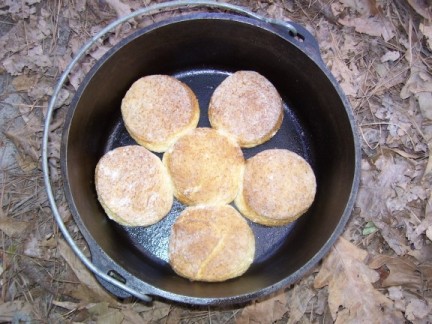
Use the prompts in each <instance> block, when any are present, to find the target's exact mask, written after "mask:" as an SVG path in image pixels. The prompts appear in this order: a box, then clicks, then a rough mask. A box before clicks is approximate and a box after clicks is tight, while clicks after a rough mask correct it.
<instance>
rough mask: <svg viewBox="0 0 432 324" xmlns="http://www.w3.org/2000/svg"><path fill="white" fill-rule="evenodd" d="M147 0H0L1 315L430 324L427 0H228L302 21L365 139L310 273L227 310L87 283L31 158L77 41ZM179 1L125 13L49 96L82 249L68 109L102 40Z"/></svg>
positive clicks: (55, 170) (431, 132) (430, 38)
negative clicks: (331, 231)
mask: <svg viewBox="0 0 432 324" xmlns="http://www.w3.org/2000/svg"><path fill="white" fill-rule="evenodd" d="M156 2H158V1H149V0H140V1H130V0H74V1H62V0H53V1H43V0H23V1H14V0H3V1H2V2H0V16H1V19H0V48H1V50H0V63H1V65H0V125H1V130H2V131H1V133H0V157H1V160H0V161H1V173H0V174H1V175H0V179H1V191H0V197H1V206H2V209H1V210H0V246H1V250H0V292H1V294H0V322H3V321H6V322H7V321H11V322H19V321H22V322H28V323H33V322H77V323H80V322H82V323H90V322H104V323H143V322H145V323H179V322H180V323H207V322H211V323H272V322H275V323H287V322H288V323H297V322H301V323H309V322H313V323H316V322H319V323H331V322H337V323H358V322H368V323H369V322H370V323H381V322H392V323H393V322H394V323H397V322H405V321H407V322H412V323H428V322H431V321H432V315H431V314H432V292H431V284H432V243H431V240H432V206H431V205H432V199H431V190H430V184H431V177H432V159H430V158H429V155H430V153H429V152H430V149H431V148H432V74H431V65H432V55H431V54H432V9H431V5H430V1H429V2H428V1H426V0H397V1H390V0H333V1H328V0H289V1H280V0H268V1H246V0H238V1H229V2H231V3H233V4H237V5H242V6H245V7H248V8H249V9H251V10H253V11H255V12H257V13H259V14H262V15H266V16H269V17H273V18H277V19H285V20H294V21H297V22H299V23H301V24H303V25H304V26H305V27H306V28H308V30H309V31H311V33H312V34H313V35H314V36H315V37H316V38H317V40H318V42H319V45H320V49H321V54H322V57H323V59H324V61H325V63H326V64H327V66H328V67H329V68H330V70H331V71H332V73H333V74H334V76H335V77H336V79H337V80H338V81H339V82H340V84H341V86H342V88H343V90H344V92H345V93H346V94H347V96H348V98H349V100H350V101H351V104H352V107H353V111H354V114H355V117H356V122H357V128H358V132H359V134H360V140H361V143H362V175H361V187H360V192H359V195H358V198H357V201H356V205H355V208H354V210H353V213H352V217H351V221H350V223H349V224H348V226H347V228H346V230H345V232H344V234H343V237H342V238H340V239H339V240H338V242H337V243H336V244H335V246H334V247H333V248H332V249H331V252H330V253H329V255H328V256H327V257H326V258H325V259H324V260H323V261H322V263H320V264H319V265H318V266H317V267H316V268H315V269H314V271H312V272H311V273H310V274H309V275H307V276H306V277H304V278H303V279H302V280H300V281H299V282H297V283H296V284H294V285H292V286H291V287H287V288H286V289H284V290H283V291H279V292H277V293H276V294H274V295H272V296H268V297H266V298H265V299H263V300H259V301H255V302H252V303H250V304H248V305H243V306H242V307H235V306H233V307H229V308H226V309H216V308H205V309H203V308H194V307H188V306H182V305H176V304H172V303H168V302H163V301H155V302H154V303H152V304H150V305H149V304H144V303H141V302H139V301H136V300H126V301H122V302H120V301H118V300H115V299H114V298H113V297H112V296H111V295H109V294H108V293H107V292H106V291H105V290H103V288H101V287H100V286H99V285H98V283H97V281H96V280H95V279H94V277H93V276H92V275H91V274H90V273H89V272H88V271H87V270H86V268H85V267H84V266H83V265H82V264H81V263H80V261H79V260H78V259H77V257H76V256H75V255H74V253H73V252H72V251H71V249H70V248H69V246H68V245H67V244H66V243H65V242H64V241H63V239H62V237H61V235H60V233H59V231H58V229H57V227H56V225H55V224H54V221H53V218H52V214H51V211H50V208H49V206H48V202H47V197H46V194H45V190H44V186H43V180H42V173H41V161H40V149H41V136H42V127H43V121H44V116H45V113H46V108H47V104H48V100H49V98H50V96H51V94H52V91H53V87H54V86H55V84H56V82H57V79H58V77H59V75H60V74H61V72H62V71H63V70H64V69H65V67H66V66H67V64H68V63H69V62H70V60H71V59H72V57H73V56H74V54H76V53H77V51H78V50H79V48H80V47H81V46H82V45H83V44H84V43H85V42H86V41H87V40H88V39H89V38H91V37H92V36H93V35H94V34H95V33H97V32H98V31H99V30H100V29H101V28H103V27H104V26H106V25H107V24H108V23H109V22H111V21H113V20H114V19H116V18H117V17H118V16H122V15H125V14H127V13H129V12H131V11H133V10H136V9H137V8H139V7H142V6H148V5H150V4H152V3H156ZM159 2H160V1H159ZM225 2H227V1H225ZM183 12H184V11H179V10H176V11H171V12H164V13H159V14H157V15H154V16H152V17H146V18H137V19H135V20H133V21H130V22H127V23H125V24H123V25H122V26H121V27H119V28H117V29H116V30H115V31H114V32H112V33H110V34H109V35H107V37H106V39H104V40H103V42H100V43H98V44H97V46H95V47H94V48H93V49H92V51H90V52H89V54H88V55H87V56H86V57H85V58H84V59H83V60H82V61H81V62H80V64H79V65H78V66H76V67H75V69H74V71H73V72H72V73H71V75H70V78H69V82H68V85H67V86H66V87H64V88H63V89H62V91H61V93H60V96H59V100H58V102H57V107H56V108H57V109H56V111H55V116H54V122H53V124H52V126H51V136H50V148H49V150H50V168H51V173H52V177H53V185H54V187H55V188H54V190H55V192H56V195H57V197H56V198H57V200H58V201H59V208H60V213H61V215H62V217H63V220H64V221H65V223H66V224H67V226H68V228H69V230H70V232H71V233H72V234H73V236H74V238H75V239H76V241H77V242H78V244H79V245H80V246H81V247H82V249H83V250H84V251H87V248H86V246H85V243H84V241H83V240H82V237H81V236H80V233H79V231H78V229H77V227H76V225H75V224H74V222H73V220H72V218H71V215H70V213H69V211H68V208H67V205H66V202H65V199H64V197H63V194H62V190H61V186H62V183H61V177H60V175H59V147H60V136H61V126H62V121H63V117H64V114H65V111H66V110H67V107H68V105H69V103H70V100H71V98H72V96H73V94H74V92H75V90H76V89H77V87H78V86H79V84H80V82H81V81H82V79H83V77H84V75H85V73H86V72H87V71H88V70H89V69H90V68H91V66H92V64H94V62H95V60H97V59H98V58H100V57H101V56H102V55H103V54H104V53H105V52H106V51H107V50H108V49H109V48H111V47H112V46H113V45H114V44H116V43H117V42H118V41H119V40H121V39H122V38H123V37H125V36H126V35H128V34H130V33H131V32H133V31H134V30H136V29H138V28H141V27H143V26H146V25H149V24H151V23H153V22H155V21H158V20H161V19H165V18H169V17H171V16H173V15H178V14H181V13H183Z"/></svg>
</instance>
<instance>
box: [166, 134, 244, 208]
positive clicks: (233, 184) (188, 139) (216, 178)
mask: <svg viewBox="0 0 432 324" xmlns="http://www.w3.org/2000/svg"><path fill="white" fill-rule="evenodd" d="M163 162H164V164H165V166H166V168H167V170H168V172H169V174H170V176H171V180H172V182H173V185H174V195H175V197H176V198H177V199H178V200H179V201H180V202H182V203H184V204H186V205H200V204H207V205H218V204H227V203H230V202H231V201H233V200H234V198H235V196H236V195H237V192H238V189H239V185H240V179H241V172H242V170H243V167H244V158H243V152H242V151H241V149H240V147H239V146H238V145H237V143H235V142H234V141H232V140H231V139H230V138H228V137H227V136H225V135H223V134H221V133H220V132H218V131H217V130H214V129H211V128H196V129H194V130H192V131H190V132H189V133H187V134H185V135H183V136H182V137H180V138H179V139H178V141H177V142H176V143H175V144H174V145H173V146H172V147H171V148H170V149H169V150H168V151H166V152H165V154H164V156H163Z"/></svg>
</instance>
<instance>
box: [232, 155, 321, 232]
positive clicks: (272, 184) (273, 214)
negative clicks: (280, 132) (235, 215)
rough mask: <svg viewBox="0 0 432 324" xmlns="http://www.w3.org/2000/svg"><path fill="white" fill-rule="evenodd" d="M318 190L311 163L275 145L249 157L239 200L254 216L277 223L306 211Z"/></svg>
mask: <svg viewBox="0 0 432 324" xmlns="http://www.w3.org/2000/svg"><path fill="white" fill-rule="evenodd" d="M315 192H316V180H315V175H314V172H313V170H312V168H311V166H310V165H309V163H307V162H306V160H304V159H303V158H302V157H301V156H299V155H297V154H296V153H294V152H291V151H288V150H283V149H272V150H265V151H262V152H260V153H258V154H257V155H255V156H254V157H252V158H250V159H248V160H247V161H246V166H245V171H244V175H243V182H242V188H241V190H240V193H239V195H238V196H237V198H236V201H235V203H236V206H237V207H238V208H239V210H240V211H241V212H242V214H243V215H245V216H246V217H248V218H250V219H251V220H253V221H255V222H258V223H261V224H264V225H270V226H271V225H275V226H276V225H283V224H286V223H289V222H291V221H293V220H295V219H297V218H298V217H299V216H301V215H302V214H303V213H305V212H306V211H307V209H308V208H309V207H310V205H311V204H312V202H313V200H314V198H315Z"/></svg>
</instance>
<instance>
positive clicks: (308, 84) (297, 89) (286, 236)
mask: <svg viewBox="0 0 432 324" xmlns="http://www.w3.org/2000/svg"><path fill="white" fill-rule="evenodd" d="M294 26H295V27H296V29H297V31H298V35H296V36H295V37H294V35H293V33H292V31H290V30H287V29H284V28H283V27H281V26H277V25H272V24H269V23H266V22H262V21H258V20H256V19H250V18H244V17H240V16H237V15H227V14H196V15H192V16H187V17H177V18H173V19H170V20H167V21H164V22H161V23H158V24H155V25H152V26H150V27H148V28H145V29H143V30H140V31H138V32H137V33H135V34H133V35H132V36H130V37H128V38H127V39H125V40H123V41H122V42H121V43H119V44H118V45H117V46H115V47H114V48H113V49H112V50H111V51H109V52H108V53H107V54H106V55H105V56H104V57H103V58H102V59H101V60H99V61H98V62H97V64H96V66H95V67H94V68H93V69H92V70H91V71H90V73H89V74H88V75H87V77H86V79H85V80H84V82H83V84H82V85H81V87H80V89H79V90H78V92H77V94H76V95H75V98H74V100H73V102H72V105H71V107H70V110H69V112H68V115H67V119H66V123H65V126H64V135H63V138H62V148H61V153H62V157H61V159H62V172H63V176H64V179H65V191H66V196H67V200H68V202H69V204H70V208H71V211H72V213H73V216H74V219H75V221H76V222H77V224H78V226H79V229H80V230H81V231H82V233H83V235H84V237H85V239H86V240H87V243H88V245H89V248H90V252H91V259H92V262H93V263H94V264H95V265H96V267H97V268H98V269H99V270H100V271H101V272H102V273H105V274H108V275H109V276H111V277H113V278H115V279H116V280H119V281H120V282H122V283H125V284H126V285H127V286H128V287H132V289H134V290H136V291H139V292H140V293H144V294H149V295H155V296H160V297H162V298H165V299H169V300H173V301H178V302H182V303H189V304H199V305H220V304H233V303H241V302H246V301H249V300H251V299H255V298H258V297H262V296H265V295H266V294H269V293H271V292H273V291H275V290H277V289H280V288H283V287H286V286H287V285H289V284H292V283H294V282H295V281H297V280H298V279H300V278H301V277H302V276H304V275H305V274H306V273H307V272H308V271H310V270H311V269H312V268H313V266H315V265H316V264H317V262H318V261H319V260H320V259H321V258H322V257H323V256H324V255H325V254H326V253H327V252H328V251H329V249H330V247H331V246H332V244H333V243H334V242H335V240H336V239H337V237H338V236H339V235H340V234H341V233H342V231H343V229H344V226H345V224H346V222H347V220H348V218H349V216H350V212H351V209H352V206H353V202H354V198H355V194H356V191H357V187H358V182H359V158H360V157H359V147H358V142H357V139H356V135H355V132H354V130H353V129H354V126H353V125H354V120H353V117H352V113H351V108H350V106H349V104H348V101H347V99H346V98H345V96H344V95H343V93H342V91H341V90H340V88H339V85H338V84H337V82H336V81H335V79H334V78H333V77H332V76H331V74H330V73H329V71H328V70H327V68H326V66H325V65H324V63H323V61H322V60H321V57H320V54H319V49H318V45H317V43H316V41H315V39H314V38H313V37H312V36H311V35H310V34H309V33H308V32H307V31H306V30H305V29H304V28H302V27H301V26H298V25H296V24H294ZM238 70H253V71H257V72H259V73H261V74H262V75H264V76H265V77H266V78H268V79H269V80H270V81H271V82H272V83H273V84H274V85H275V86H276V88H277V89H278V91H279V92H280V94H281V96H282V98H283V100H284V105H285V117H284V121H283V125H282V127H281V129H280V130H279V132H278V133H277V134H276V136H275V137H274V138H272V139H271V140H270V141H269V142H267V143H265V144H263V145H260V146H258V147H256V148H252V149H244V150H243V151H244V155H245V157H246V158H248V157H251V156H253V155H254V154H256V153H257V152H259V151H261V150H264V149H268V148H275V147H277V148H287V149H290V150H292V151H295V152H297V153H298V154H300V155H302V156H303V157H304V158H305V159H307V160H308V161H309V163H310V164H311V165H312V167H313V169H314V171H315V174H316V177H317V194H316V199H315V201H314V203H313V205H312V207H311V208H310V210H309V211H308V212H307V213H306V214H305V215H304V216H302V217H301V218H300V219H299V220H298V221H296V222H294V223H293V224H290V225H287V226H283V227H275V228H270V227H264V226H260V225H256V224H251V226H252V229H253V231H254V233H255V236H256V256H255V261H254V263H253V264H252V266H251V267H250V269H249V270H248V271H247V272H246V273H245V274H244V275H243V276H241V277H239V278H236V279H232V280H229V281H226V282H222V283H202V282H191V281H189V280H187V279H184V278H181V277H179V276H178V275H176V274H175V273H174V272H173V270H172V269H171V268H170V266H169V264H168V263H167V246H168V238H169V232H170V227H171V225H172V223H173V222H174V220H175V218H176V217H177V215H178V214H179V212H181V211H182V210H183V209H184V206H182V205H181V204H180V203H178V202H175V204H174V207H173V209H172V211H171V213H170V214H169V215H168V216H167V217H166V218H165V219H164V220H162V221H161V222H159V223H158V224H155V225H153V226H150V227H147V228H144V227H133V228H126V227H122V226H120V225H118V224H116V223H115V222H113V221H110V220H109V219H108V218H107V217H106V215H105V213H104V211H103V209H102V207H101V206H100V204H99V203H98V200H97V198H96V192H95V185H94V170H95V166H96V163H97V162H98V160H99V159H100V158H101V157H102V155H103V154H104V153H106V152H107V151H108V150H111V149H113V148H115V147H118V146H122V145H127V144H133V143H135V142H134V141H133V140H132V139H131V137H130V136H129V134H128V133H127V132H126V130H125V127H124V124H123V121H122V118H121V114H120V103H121V100H122V98H123V96H124V95H125V93H126V91H127V90H128V88H129V87H130V86H131V84H132V83H133V82H134V81H136V80H137V79H138V78H140V77H142V76H145V75H149V74H169V75H173V76H175V77H176V78H178V79H180V80H182V81H183V82H185V83H187V84H188V85H189V86H190V87H191V88H192V90H194V92H195V93H196V95H197V97H198V99H199V103H200V107H201V118H200V122H199V126H200V127H203V126H204V127H205V126H209V122H208V118H207V105H208V103H209V100H210V96H211V95H212V93H213V91H214V89H215V88H216V87H217V85H218V84H219V83H220V82H221V81H222V80H223V79H224V78H225V77H226V76H227V75H229V74H230V73H232V72H235V71H238ZM143 126H145V125H143ZM159 156H160V155H159ZM287 171H289V170H288V169H287ZM101 282H102V284H103V285H104V286H105V287H106V288H107V289H108V290H109V291H111V292H112V293H113V294H115V295H117V296H119V297H128V296H129V294H128V293H126V292H124V291H123V290H121V289H119V288H117V287H115V286H114V285H112V284H110V283H108V282H106V281H104V280H102V279H101Z"/></svg>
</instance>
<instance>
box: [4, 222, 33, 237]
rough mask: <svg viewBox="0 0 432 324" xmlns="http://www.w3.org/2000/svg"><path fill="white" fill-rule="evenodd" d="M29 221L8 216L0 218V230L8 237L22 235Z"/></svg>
mask: <svg viewBox="0 0 432 324" xmlns="http://www.w3.org/2000/svg"><path fill="white" fill-rule="evenodd" d="M30 224H31V223H29V222H22V221H16V220H13V219H8V218H0V231H2V232H3V233H5V234H6V235H7V236H9V237H15V236H20V235H22V234H23V233H24V232H25V231H26V230H27V228H28V227H29V225H30Z"/></svg>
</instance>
